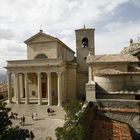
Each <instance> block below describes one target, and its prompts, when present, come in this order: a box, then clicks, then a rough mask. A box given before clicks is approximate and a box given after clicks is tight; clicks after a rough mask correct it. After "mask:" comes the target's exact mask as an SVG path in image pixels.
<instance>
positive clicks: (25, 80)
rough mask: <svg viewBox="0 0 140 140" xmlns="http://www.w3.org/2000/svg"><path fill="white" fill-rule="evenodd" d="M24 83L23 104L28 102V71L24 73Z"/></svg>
mask: <svg viewBox="0 0 140 140" xmlns="http://www.w3.org/2000/svg"><path fill="white" fill-rule="evenodd" d="M24 83H25V84H24V85H25V104H28V103H29V86H28V73H24Z"/></svg>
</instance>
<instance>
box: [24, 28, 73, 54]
mask: <svg viewBox="0 0 140 140" xmlns="http://www.w3.org/2000/svg"><path fill="white" fill-rule="evenodd" d="M39 36H44V37H46V38H48V39H50V40H51V41H56V42H59V43H60V44H63V46H65V47H66V48H67V49H69V50H70V51H72V52H73V53H75V52H74V51H73V50H72V49H71V48H69V47H68V46H67V45H66V44H65V43H64V42H62V41H61V40H60V39H58V38H56V37H53V36H51V35H48V34H46V33H43V31H42V30H40V31H39V32H38V33H37V34H35V35H33V36H32V37H30V38H28V39H27V40H25V41H24V43H25V44H28V43H30V42H32V41H33V40H35V39H36V38H37V37H39Z"/></svg>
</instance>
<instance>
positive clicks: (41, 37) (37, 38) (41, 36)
mask: <svg viewBox="0 0 140 140" xmlns="http://www.w3.org/2000/svg"><path fill="white" fill-rule="evenodd" d="M46 41H57V39H56V38H55V37H53V36H50V35H47V34H45V33H42V32H39V33H37V34H36V35H34V36H32V37H31V38H29V39H27V40H26V41H24V42H25V43H26V44H28V43H34V42H46Z"/></svg>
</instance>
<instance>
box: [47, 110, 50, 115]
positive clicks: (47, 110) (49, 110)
mask: <svg viewBox="0 0 140 140" xmlns="http://www.w3.org/2000/svg"><path fill="white" fill-rule="evenodd" d="M47 112H48V116H50V108H48V109H47Z"/></svg>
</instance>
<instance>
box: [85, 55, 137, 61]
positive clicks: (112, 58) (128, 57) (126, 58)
mask: <svg viewBox="0 0 140 140" xmlns="http://www.w3.org/2000/svg"><path fill="white" fill-rule="evenodd" d="M138 61H139V60H138V58H137V57H134V56H132V55H129V54H108V55H96V56H93V55H88V57H87V63H98V62H102V63H109V62H138Z"/></svg>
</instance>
